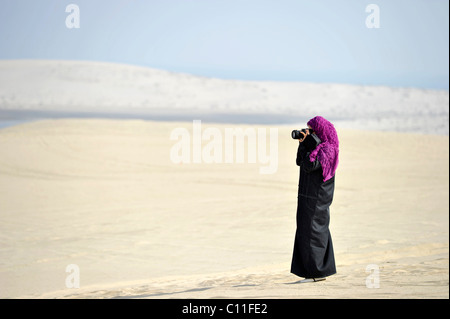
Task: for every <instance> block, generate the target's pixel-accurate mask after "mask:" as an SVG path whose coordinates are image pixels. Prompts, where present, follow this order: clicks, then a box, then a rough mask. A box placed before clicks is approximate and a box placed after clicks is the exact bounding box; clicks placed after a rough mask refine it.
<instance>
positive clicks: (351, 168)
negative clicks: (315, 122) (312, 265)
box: [0, 60, 449, 298]
mask: <svg viewBox="0 0 450 319" xmlns="http://www.w3.org/2000/svg"><path fill="white" fill-rule="evenodd" d="M448 103H449V100H448V91H444V90H424V89H413V88H389V87H371V86H356V85H343V84H315V83H295V82H279V83H276V82H250V81H248V82H246V81H237V80H236V81H234V80H221V79H209V78H202V77H195V76H191V75H187V74H177V73H171V72H166V71H162V70H154V69H147V68H142V67H135V66H126V65H116V64H108V63H98V62H82V61H31V60H24V61H18V60H17V61H1V62H0V121H1V122H2V126H3V128H1V129H0V149H1V154H0V229H1V230H0V297H1V298H448V297H449V290H448V287H449V281H448V280H449V260H448V252H449V247H448V238H449V195H448V194H449V171H448V170H449V137H448V119H449V117H448ZM315 115H322V116H324V117H326V118H328V119H330V120H331V121H332V122H333V123H335V126H336V128H337V131H338V135H339V139H340V164H339V167H338V170H337V173H336V191H335V196H334V200H333V204H332V205H331V208H330V210H331V224H330V230H331V234H332V238H333V244H334V249H335V257H336V266H337V274H336V275H333V276H331V277H329V278H328V279H327V280H326V281H322V282H318V283H307V284H299V283H298V280H300V279H301V278H299V277H296V276H294V275H292V274H290V273H289V269H290V261H291V256H292V249H293V243H294V236H295V213H296V201H297V185H298V178H299V168H298V166H296V164H295V156H296V151H297V146H298V142H297V141H295V140H292V138H291V137H290V133H291V130H292V129H298V128H301V127H304V126H306V121H307V120H308V119H309V118H311V117H313V116H315ZM194 120H201V121H202V129H203V130H206V129H207V128H214V129H215V130H217V131H218V132H221V133H222V134H224V135H225V131H226V130H227V129H239V128H241V129H249V130H253V131H254V132H257V131H258V130H260V131H261V132H265V133H266V134H267V139H266V142H267V145H266V146H267V148H266V149H267V150H268V149H269V148H270V146H272V145H270V142H269V141H270V140H269V131H270V129H276V131H277V133H278V135H277V145H276V147H277V150H278V151H277V166H276V170H275V171H274V172H273V173H271V174H261V173H260V168H261V167H262V166H265V165H267V164H266V163H262V162H261V161H259V160H258V159H257V161H256V163H255V162H251V161H248V156H247V155H246V158H245V161H244V162H243V163H239V162H237V161H233V162H232V163H225V162H220V163H215V162H214V163H207V162H205V161H200V162H199V163H194V162H193V161H190V162H189V163H186V162H185V163H183V162H174V161H173V160H172V158H171V150H172V148H173V147H174V145H175V143H176V141H175V140H172V139H171V138H170V136H171V133H172V132H173V131H174V130H175V129H176V128H184V129H186V130H187V131H188V132H190V133H193V121H194ZM423 128H426V129H425V130H424V129H423ZM191 142H192V140H191ZM203 143H204V144H203V145H205V144H207V141H205V140H204V141H203ZM248 147H249V145H248V143H246V144H245V145H244V154H247V150H248ZM191 156H194V155H193V154H191ZM70 265H75V266H76V269H77V271H78V278H79V282H78V284H79V286H77V285H75V286H76V287H75V286H74V285H72V284H73V282H71V281H70V280H68V279H70V278H72V277H71V276H72V275H73V272H72V270H70V269H73V268H70V267H69V268H68V266H70ZM68 270H69V271H68Z"/></svg>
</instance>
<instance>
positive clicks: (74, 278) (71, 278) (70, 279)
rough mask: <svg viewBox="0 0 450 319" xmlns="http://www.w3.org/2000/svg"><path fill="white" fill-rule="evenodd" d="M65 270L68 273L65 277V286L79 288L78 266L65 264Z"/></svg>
mask: <svg viewBox="0 0 450 319" xmlns="http://www.w3.org/2000/svg"><path fill="white" fill-rule="evenodd" d="M66 272H68V273H69V275H67V277H66V288H80V267H78V265H77V264H70V265H67V266H66Z"/></svg>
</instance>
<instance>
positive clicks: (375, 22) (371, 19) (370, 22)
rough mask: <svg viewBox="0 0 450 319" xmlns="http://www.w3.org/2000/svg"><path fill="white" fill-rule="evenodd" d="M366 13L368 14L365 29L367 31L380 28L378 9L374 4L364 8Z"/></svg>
mask: <svg viewBox="0 0 450 319" xmlns="http://www.w3.org/2000/svg"><path fill="white" fill-rule="evenodd" d="M366 12H367V13H370V14H369V15H368V16H367V18H366V27H367V28H369V29H379V28H380V7H379V6H378V5H376V4H373V3H372V4H369V5H367V7H366Z"/></svg>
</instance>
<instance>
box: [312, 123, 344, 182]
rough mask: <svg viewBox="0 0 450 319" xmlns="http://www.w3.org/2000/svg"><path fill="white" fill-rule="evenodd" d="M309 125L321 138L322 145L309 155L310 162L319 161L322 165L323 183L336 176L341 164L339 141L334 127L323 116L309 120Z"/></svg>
mask: <svg viewBox="0 0 450 319" xmlns="http://www.w3.org/2000/svg"><path fill="white" fill-rule="evenodd" d="M308 125H309V126H311V128H312V129H313V130H314V132H315V133H316V135H317V136H318V137H319V138H320V140H321V141H322V143H320V144H319V145H318V146H317V147H316V148H315V149H314V150H313V151H312V152H311V154H310V155H309V160H310V161H311V162H314V161H315V160H316V159H318V160H319V162H320V165H322V171H323V181H324V182H326V181H327V180H329V179H330V178H332V177H333V176H334V174H335V173H336V169H337V166H338V163H339V139H338V136H337V132H336V129H335V128H334V125H333V124H331V123H330V122H329V121H327V120H326V119H324V118H323V117H321V116H316V117H314V118H312V119H310V120H309V122H308Z"/></svg>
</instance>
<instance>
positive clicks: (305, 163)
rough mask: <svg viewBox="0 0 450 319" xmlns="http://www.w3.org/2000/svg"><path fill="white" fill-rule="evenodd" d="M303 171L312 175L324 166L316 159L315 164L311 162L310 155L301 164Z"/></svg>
mask: <svg viewBox="0 0 450 319" xmlns="http://www.w3.org/2000/svg"><path fill="white" fill-rule="evenodd" d="M301 165H302V167H303V169H304V170H305V172H306V173H311V172H312V171H315V170H318V169H319V168H321V167H322V166H321V165H320V162H319V160H318V159H316V160H315V161H314V162H311V161H310V160H309V153H308V156H307V158H305V159H304V160H303V162H302V163H301Z"/></svg>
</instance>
